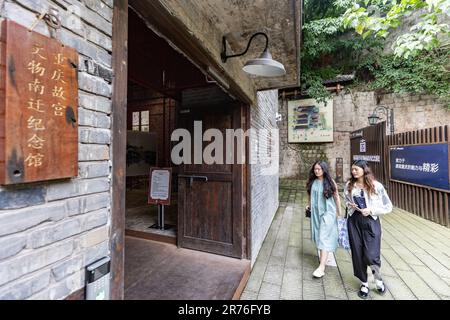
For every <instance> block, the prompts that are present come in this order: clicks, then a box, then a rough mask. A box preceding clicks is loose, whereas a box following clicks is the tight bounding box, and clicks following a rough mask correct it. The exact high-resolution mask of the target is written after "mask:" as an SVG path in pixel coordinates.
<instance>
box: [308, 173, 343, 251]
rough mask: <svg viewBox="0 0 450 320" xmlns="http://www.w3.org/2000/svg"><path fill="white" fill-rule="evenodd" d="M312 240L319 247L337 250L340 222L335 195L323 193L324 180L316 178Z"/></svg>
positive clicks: (312, 206)
mask: <svg viewBox="0 0 450 320" xmlns="http://www.w3.org/2000/svg"><path fill="white" fill-rule="evenodd" d="M311 240H312V241H313V242H314V243H315V245H316V247H317V249H320V250H325V251H328V252H334V251H336V248H337V246H338V224H337V217H336V203H335V201H334V197H330V198H328V199H326V198H325V196H324V195H323V182H322V181H320V180H319V179H316V180H315V181H314V182H313V185H312V187H311Z"/></svg>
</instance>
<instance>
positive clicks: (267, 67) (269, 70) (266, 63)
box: [242, 51, 286, 77]
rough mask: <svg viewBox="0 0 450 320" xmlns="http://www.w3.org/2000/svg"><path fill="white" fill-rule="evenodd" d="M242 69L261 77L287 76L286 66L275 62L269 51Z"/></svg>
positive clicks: (248, 62)
mask: <svg viewBox="0 0 450 320" xmlns="http://www.w3.org/2000/svg"><path fill="white" fill-rule="evenodd" d="M242 69H243V70H244V71H245V72H247V73H249V74H252V75H256V76H261V77H278V76H283V75H285V74H286V70H285V69H284V66H283V65H282V64H281V63H279V62H278V61H275V60H273V59H272V55H271V54H270V52H269V51H264V52H263V54H262V55H261V56H260V57H259V58H257V59H251V60H249V61H247V63H246V64H245V66H244V67H243V68H242Z"/></svg>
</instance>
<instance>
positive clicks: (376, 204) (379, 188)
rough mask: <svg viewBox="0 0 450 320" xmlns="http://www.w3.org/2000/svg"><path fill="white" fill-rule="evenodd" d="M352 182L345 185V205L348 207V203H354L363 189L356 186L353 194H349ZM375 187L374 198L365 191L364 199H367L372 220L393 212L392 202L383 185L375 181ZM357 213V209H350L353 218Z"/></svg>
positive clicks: (349, 212) (349, 213)
mask: <svg viewBox="0 0 450 320" xmlns="http://www.w3.org/2000/svg"><path fill="white" fill-rule="evenodd" d="M349 183H350V182H347V183H346V184H345V188H344V199H345V202H346V203H345V205H346V206H347V203H349V202H354V201H353V196H358V195H359V194H360V192H361V189H360V188H358V187H356V186H355V185H354V186H353V189H352V194H351V195H350V194H349V192H348V184H349ZM374 186H375V192H376V193H375V194H373V195H372V196H369V195H368V194H367V192H366V191H364V198H366V201H367V202H368V203H367V208H368V209H370V212H371V213H370V215H371V216H372V218H373V219H374V220H376V219H377V216H379V215H382V214H386V213H389V212H391V211H392V202H391V199H389V196H388V194H387V192H386V190H385V189H384V187H383V185H382V184H381V183H380V182H378V181H374ZM354 211H355V209H352V208H348V215H349V216H351V215H352V214H353V212H354Z"/></svg>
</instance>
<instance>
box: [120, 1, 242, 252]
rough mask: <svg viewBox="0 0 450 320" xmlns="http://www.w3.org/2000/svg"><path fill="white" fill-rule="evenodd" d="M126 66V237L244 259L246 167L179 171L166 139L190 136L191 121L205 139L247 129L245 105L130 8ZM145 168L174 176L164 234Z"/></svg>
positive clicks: (191, 167)
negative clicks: (179, 133)
mask: <svg viewBox="0 0 450 320" xmlns="http://www.w3.org/2000/svg"><path fill="white" fill-rule="evenodd" d="M128 61H129V72H128V110H127V164H126V234H127V235H132V236H139V237H143V238H147V239H152V240H162V241H165V242H169V243H173V244H177V245H178V246H179V247H185V248H191V249H196V250H201V251H207V252H211V253H216V254H221V255H226V256H231V257H237V258H242V257H243V256H244V252H243V251H244V249H243V238H244V231H243V230H244V219H245V217H246V216H245V212H244V206H243V204H244V202H245V201H244V200H243V197H244V195H245V194H246V193H245V191H244V189H245V188H244V177H245V175H244V166H243V165H237V164H227V165H225V164H208V165H207V164H205V163H201V164H192V165H184V164H182V165H180V166H177V165H175V164H174V163H173V162H172V159H171V150H172V147H173V146H174V144H177V143H178V141H174V142H172V141H171V134H172V132H173V131H174V130H175V129H177V128H183V129H187V130H188V131H189V132H190V133H191V134H192V137H193V136H194V132H193V126H194V121H202V124H203V128H202V133H203V132H204V131H206V130H207V129H210V128H215V129H219V130H220V131H221V132H223V135H224V137H225V130H226V129H239V128H242V124H243V123H246V122H245V121H243V119H244V117H245V115H246V114H247V113H246V112H244V108H245V106H244V105H243V104H241V103H239V102H238V101H236V100H235V99H234V98H232V97H231V96H229V95H228V94H227V93H226V92H224V91H223V90H222V89H221V88H220V87H218V85H217V83H216V82H214V81H212V80H211V79H210V78H208V77H207V76H206V75H205V74H204V73H203V72H202V71H201V70H200V69H198V68H197V67H196V66H194V65H193V64H192V63H191V62H190V61H189V60H188V59H187V58H186V57H185V56H184V55H182V54H181V53H179V52H178V51H176V50H175V49H173V48H172V47H171V46H170V45H169V44H168V43H167V41H166V40H165V39H163V38H162V37H160V36H158V35H157V34H156V33H155V32H153V31H152V30H151V29H150V28H148V26H147V25H146V24H145V22H144V21H143V20H142V19H141V18H140V17H139V16H138V15H137V14H136V13H135V12H134V11H133V10H129V58H128ZM136 140H138V141H140V142H142V143H140V144H139V143H135V141H136ZM208 143H209V142H208ZM208 143H206V142H205V143H203V147H205V146H206V145H207V144H208ZM136 144H137V145H136ZM143 149H145V150H143ZM144 158H145V161H141V160H142V159H144ZM150 167H163V168H171V170H172V187H171V204H170V205H169V206H166V207H165V210H164V212H165V214H164V220H165V221H164V226H165V228H164V230H162V229H161V228H158V207H157V206H156V205H150V204H148V202H147V199H148V194H149V171H150ZM189 176H201V177H204V179H190V178H189ZM191 180H192V181H191ZM152 226H153V227H152ZM155 226H156V228H155Z"/></svg>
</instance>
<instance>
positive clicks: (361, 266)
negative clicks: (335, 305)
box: [348, 211, 381, 282]
mask: <svg viewBox="0 0 450 320" xmlns="http://www.w3.org/2000/svg"><path fill="white" fill-rule="evenodd" d="M348 237H349V241H350V249H351V252H352V262H353V274H354V275H355V277H357V278H358V279H359V280H361V282H367V267H368V266H370V267H371V269H372V270H374V269H375V270H377V273H378V272H379V269H380V267H381V259H380V248H381V224H380V219H379V218H378V219H377V220H374V219H373V218H372V217H371V216H367V217H364V216H363V215H362V214H361V213H359V212H357V211H355V213H353V214H352V215H351V216H350V218H348ZM372 272H375V271H372Z"/></svg>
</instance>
